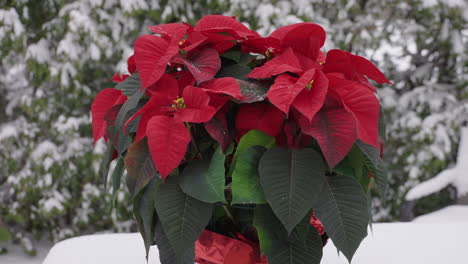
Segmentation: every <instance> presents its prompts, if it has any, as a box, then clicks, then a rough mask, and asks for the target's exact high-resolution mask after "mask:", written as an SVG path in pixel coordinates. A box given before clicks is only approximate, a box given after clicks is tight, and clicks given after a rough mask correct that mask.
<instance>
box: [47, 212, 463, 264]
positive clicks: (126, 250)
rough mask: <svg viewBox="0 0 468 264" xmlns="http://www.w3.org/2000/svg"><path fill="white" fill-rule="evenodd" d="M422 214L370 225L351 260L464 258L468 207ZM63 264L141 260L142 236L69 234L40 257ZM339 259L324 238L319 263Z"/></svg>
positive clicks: (412, 262) (387, 263) (154, 257)
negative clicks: (408, 218)
mask: <svg viewBox="0 0 468 264" xmlns="http://www.w3.org/2000/svg"><path fill="white" fill-rule="evenodd" d="M454 215H455V216H457V217H458V219H457V220H448V219H452V216H454ZM425 218H426V220H422V219H423V218H418V219H419V220H417V221H416V222H410V223H380V224H374V225H373V232H371V231H370V230H369V235H368V236H367V238H365V239H364V241H363V242H362V244H361V246H360V248H359V249H358V250H357V252H356V255H355V256H354V258H353V263H359V264H375V263H379V264H395V263H399V264H417V263H424V264H436V263H437V264H439V263H450V264H464V263H466V262H465V261H466V259H467V257H468V253H467V250H468V221H466V220H468V206H456V207H452V208H446V209H445V211H440V212H436V213H433V214H429V215H427V216H425ZM462 218H465V221H464V222H461V221H460V220H462ZM430 219H433V220H432V221H431V220H430ZM435 219H437V220H440V222H439V221H435ZM457 221H459V222H457ZM448 222H450V224H447V223H448ZM435 241H438V242H435ZM77 252H79V253H77ZM441 252H443V254H441ZM62 263H67V264H75V263H76V264H81V263H87V264H106V263H109V264H111V263H112V264H127V263H136V264H144V263H146V260H145V250H144V246H143V240H142V239H141V236H140V234H138V233H129V234H99V235H90V236H82V237H76V238H72V239H68V240H65V241H62V242H60V243H58V244H56V245H55V246H54V247H53V248H52V249H51V250H50V252H49V254H48V255H47V257H46V259H45V260H44V262H43V264H62ZM149 263H153V264H157V263H159V260H158V251H157V248H156V247H155V246H153V247H151V249H150V255H149ZM341 263H343V264H344V263H348V262H347V260H346V259H345V258H344V256H343V255H342V254H340V255H338V254H337V249H336V248H335V246H334V245H333V243H332V242H331V241H329V242H328V243H327V245H326V246H325V248H324V255H323V259H322V262H321V264H341Z"/></svg>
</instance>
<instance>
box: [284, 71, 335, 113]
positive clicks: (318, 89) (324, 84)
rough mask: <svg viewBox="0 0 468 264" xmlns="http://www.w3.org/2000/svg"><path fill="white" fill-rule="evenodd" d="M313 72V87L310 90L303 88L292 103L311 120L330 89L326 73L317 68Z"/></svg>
mask: <svg viewBox="0 0 468 264" xmlns="http://www.w3.org/2000/svg"><path fill="white" fill-rule="evenodd" d="M312 72H314V77H313V81H314V82H313V84H312V87H311V88H310V90H309V89H303V90H302V91H301V92H300V93H299V95H297V97H296V99H294V101H293V103H292V106H293V107H294V108H295V109H296V110H297V111H299V112H300V113H301V114H303V115H304V116H305V117H307V119H308V120H309V121H312V118H313V117H314V115H315V114H316V113H317V112H318V111H319V110H320V108H321V107H322V105H323V103H324V102H325V97H326V96H327V90H328V79H327V77H326V76H325V74H324V73H323V72H322V71H320V70H315V69H314V70H312Z"/></svg>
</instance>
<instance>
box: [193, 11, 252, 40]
mask: <svg viewBox="0 0 468 264" xmlns="http://www.w3.org/2000/svg"><path fill="white" fill-rule="evenodd" d="M193 30H194V31H200V32H205V33H221V32H227V33H229V34H230V35H231V36H232V37H235V38H236V39H241V38H244V37H260V35H259V34H258V33H257V32H255V31H253V30H250V29H249V28H247V27H246V26H244V24H242V23H241V22H239V21H237V20H235V19H234V18H232V17H228V16H221V15H208V16H204V17H203V18H202V19H200V20H199V21H198V23H197V24H196V25H195V27H194V28H193Z"/></svg>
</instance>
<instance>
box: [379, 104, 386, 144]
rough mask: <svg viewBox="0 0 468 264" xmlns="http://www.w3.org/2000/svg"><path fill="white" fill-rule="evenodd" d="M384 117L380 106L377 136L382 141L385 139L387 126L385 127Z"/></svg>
mask: <svg viewBox="0 0 468 264" xmlns="http://www.w3.org/2000/svg"><path fill="white" fill-rule="evenodd" d="M385 121H386V118H385V114H384V111H383V108H382V107H381V108H380V115H379V137H380V139H382V140H383V141H387V128H386V125H385V124H386V122H385Z"/></svg>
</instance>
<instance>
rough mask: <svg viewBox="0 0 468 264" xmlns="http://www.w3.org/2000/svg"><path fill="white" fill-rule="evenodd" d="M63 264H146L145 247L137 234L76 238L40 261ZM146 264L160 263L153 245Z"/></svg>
mask: <svg viewBox="0 0 468 264" xmlns="http://www.w3.org/2000/svg"><path fill="white" fill-rule="evenodd" d="M77 252H79V253H77ZM63 263H67V264H82V263H87V264H105V263H109V264H111V263H112V264H128V263H135V264H140V263H141V264H145V263H146V259H145V247H144V244H143V240H142V238H141V236H140V234H138V233H129V234H100V235H90V236H82V237H76V238H71V239H67V240H64V241H62V242H60V243H58V244H56V245H55V246H54V247H53V248H52V249H51V250H50V252H49V254H48V255H47V257H46V258H45V260H44V262H43V264H63ZM148 263H153V264H156V263H159V255H158V251H157V248H156V247H154V246H153V247H151V249H150V254H149V262H148Z"/></svg>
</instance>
